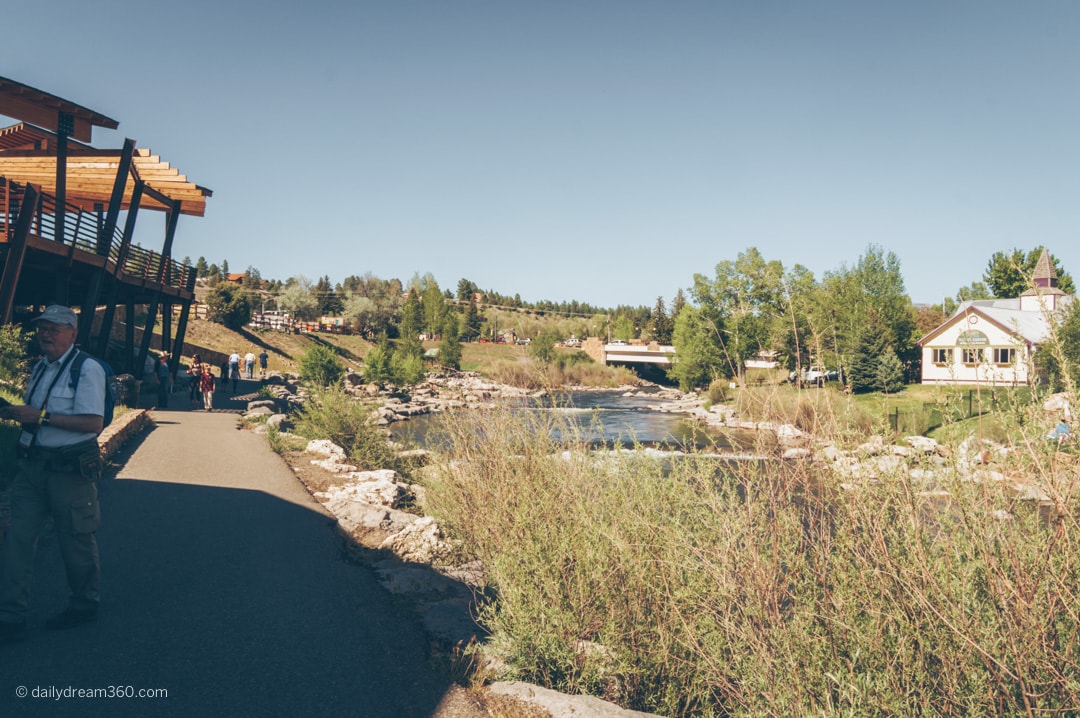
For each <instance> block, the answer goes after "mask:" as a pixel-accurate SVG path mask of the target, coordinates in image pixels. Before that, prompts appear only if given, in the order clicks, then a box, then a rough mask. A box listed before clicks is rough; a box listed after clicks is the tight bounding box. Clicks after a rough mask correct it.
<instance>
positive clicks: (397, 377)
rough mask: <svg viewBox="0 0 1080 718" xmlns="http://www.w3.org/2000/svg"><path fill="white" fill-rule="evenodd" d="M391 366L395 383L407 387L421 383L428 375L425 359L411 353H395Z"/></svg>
mask: <svg viewBox="0 0 1080 718" xmlns="http://www.w3.org/2000/svg"><path fill="white" fill-rule="evenodd" d="M390 365H391V368H392V370H393V372H392V373H393V377H394V381H396V382H397V383H399V384H403V385H405V386H411V385H413V384H418V383H420V382H421V381H422V380H423V379H424V376H426V374H427V371H426V370H425V369H424V360H423V358H422V357H420V356H419V355H417V354H413V353H411V352H409V353H406V352H401V351H397V352H394V356H393V358H392V359H391V360H390Z"/></svg>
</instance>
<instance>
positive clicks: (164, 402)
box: [154, 353, 169, 409]
mask: <svg viewBox="0 0 1080 718" xmlns="http://www.w3.org/2000/svg"><path fill="white" fill-rule="evenodd" d="M154 373H155V374H156V376H157V403H158V408H159V409H167V408H169V355H168V354H165V353H162V354H161V356H159V357H158V363H157V367H156V370H155V372H154Z"/></svg>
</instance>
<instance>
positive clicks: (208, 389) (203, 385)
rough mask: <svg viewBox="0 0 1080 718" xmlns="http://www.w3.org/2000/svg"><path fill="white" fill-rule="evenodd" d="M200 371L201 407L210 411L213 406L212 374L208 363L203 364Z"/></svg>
mask: <svg viewBox="0 0 1080 718" xmlns="http://www.w3.org/2000/svg"><path fill="white" fill-rule="evenodd" d="M202 371H203V373H202V376H201V377H199V389H200V390H201V391H202V399H203V408H205V409H206V410H207V411H210V410H211V409H213V408H214V374H213V372H212V371H211V370H210V365H209V364H203V365H202Z"/></svg>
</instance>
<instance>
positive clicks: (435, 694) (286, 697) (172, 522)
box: [0, 382, 466, 718]
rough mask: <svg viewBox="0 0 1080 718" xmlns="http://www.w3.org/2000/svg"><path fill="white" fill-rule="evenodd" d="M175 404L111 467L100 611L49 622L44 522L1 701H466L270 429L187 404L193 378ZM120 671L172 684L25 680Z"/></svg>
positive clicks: (101, 710) (14, 712) (143, 704)
mask: <svg viewBox="0 0 1080 718" xmlns="http://www.w3.org/2000/svg"><path fill="white" fill-rule="evenodd" d="M243 384H244V385H243V386H242V387H241V389H240V391H241V393H243V392H244V391H245V390H249V391H250V390H254V389H255V388H257V384H258V383H257V382H244V383H243ZM221 398H222V400H223V401H222V404H227V403H228V401H227V400H226V397H221ZM172 403H173V405H174V406H179V405H181V404H182V405H183V408H182V409H177V410H172V411H157V412H155V420H156V427H155V428H154V429H153V430H151V431H149V432H147V433H146V434H145V435H144V436H143V438H142V439H141V440H139V442H138V444H137V446H135V447H133V448H128V449H125V450H124V451H123V452H122V453H126V454H128V456H127V460H126V462H125V463H124V464H123V468H122V469H121V470H120V471H119V473H118V474H117V475H116V476H115V477H113V478H106V479H104V480H103V481H102V484H101V505H102V517H103V518H102V527H101V530H100V531H99V533H98V540H99V544H100V550H101V563H102V587H103V591H102V609H101V616H100V619H99V620H98V621H97V622H96V623H94V624H91V625H88V626H83V627H80V628H77V629H73V630H70V631H61V632H53V631H46V630H45V629H44V627H43V623H44V619H45V618H46V617H48V616H49V615H51V614H53V613H54V612H56V611H58V610H60V609H61V608H63V604H64V599H65V596H66V586H65V583H64V579H63V566H62V563H61V561H60V557H59V554H58V551H57V546H56V541H55V538H54V537H53V536H52V535H51V534H48V533H46V535H45V536H44V537H43V539H42V542H41V546H40V548H39V553H38V566H37V570H36V573H35V577H34V588H33V594H32V596H31V602H32V607H31V614H30V616H29V624H30V636H29V638H28V639H27V640H26V641H25V642H23V643H19V644H14V645H7V646H3V645H0V716H5V717H8V716H23V715H48V716H66V715H79V716H85V715H110V716H128V715H131V716H197V715H206V716H225V715H228V716H297V715H326V716H365V717H366V716H388V717H393V718H400V717H402V716H434V715H438V716H443V715H459V713H458V712H457V710H456V709H454V708H448V706H447V705H446V704H444V705H442V706H440V704H441V703H444V698H445V696H446V695H447V691H448V690H450V682H449V680H448V679H447V677H446V676H443V675H441V674H440V673H438V672H437V671H436V670H435V669H433V668H432V666H431V665H430V663H429V657H428V655H427V639H426V638H425V636H424V634H423V632H422V631H421V629H420V628H419V626H418V625H417V622H416V620H415V618H414V617H413V616H412V615H410V614H409V613H408V612H407V611H406V610H404V609H403V608H402V607H400V606H396V605H394V603H393V601H392V599H391V597H390V596H389V595H388V594H387V593H386V592H385V591H383V590H382V589H381V588H380V587H379V586H378V584H377V583H376V581H375V578H374V577H373V575H372V574H371V572H370V571H369V570H367V569H365V568H362V567H360V566H356V565H354V564H350V563H348V562H347V561H346V560H344V558H343V551H342V548H343V545H342V539H341V538H340V536H339V535H338V534H337V532H336V531H335V528H334V521H333V519H332V518H331V517H330V516H329V515H328V514H327V513H325V512H324V511H323V510H322V509H321V507H320V506H319V505H318V504H317V503H315V502H314V501H313V500H312V499H311V497H310V496H309V495H308V494H307V492H306V491H305V490H304V489H303V487H302V486H301V485H300V483H299V481H297V479H296V478H295V477H294V476H293V474H292V471H291V470H290V469H289V468H288V466H286V464H285V463H284V462H283V461H282V460H281V459H280V458H279V457H278V456H276V455H275V454H273V453H272V452H270V450H269V449H268V447H267V445H266V440H265V439H264V438H263V437H261V436H257V435H255V434H253V433H251V432H246V431H238V430H237V428H236V426H237V417H236V415H235V414H229V413H218V412H213V413H207V412H202V411H189V410H188V409H187V406H188V402H187V395H186V393H185V394H175V395H174V396H173V398H172ZM110 686H114V687H120V688H119V690H120V691H127V690H129V688H128V687H130V689H133V690H135V691H139V690H148V689H149V690H156V689H165V690H166V691H167V692H168V697H167V698H138V697H135V698H76V697H65V698H61V699H60V700H56V699H55V698H33V697H32V696H29V697H25V698H22V697H19V696H18V695H17V693H18V692H20V687H25V688H26V689H27V690H28V691H30V692H33V691H35V690H36V689H41V690H45V691H48V690H50V689H54V690H57V691H63V690H65V689H69V688H72V689H101V690H104V691H108V690H109V687H110ZM454 695H455V696H456V699H453V700H450V701H448V703H451V704H453V703H454V702H455V700H456V701H458V702H460V701H461V700H462V699H461V697H460V694H458V693H456V692H455V694H454ZM464 714H466V713H461V715H464Z"/></svg>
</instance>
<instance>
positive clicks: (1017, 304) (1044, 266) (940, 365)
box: [918, 250, 1074, 386]
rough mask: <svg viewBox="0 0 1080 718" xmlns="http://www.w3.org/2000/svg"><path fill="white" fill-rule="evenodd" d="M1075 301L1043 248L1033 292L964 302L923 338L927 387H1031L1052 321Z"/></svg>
mask: <svg viewBox="0 0 1080 718" xmlns="http://www.w3.org/2000/svg"><path fill="white" fill-rule="evenodd" d="M1073 300H1074V297H1072V296H1070V295H1068V294H1066V293H1065V292H1064V291H1062V290H1061V289H1060V288H1059V287H1058V277H1057V273H1056V272H1055V271H1054V267H1053V264H1051V262H1050V255H1049V254H1048V253H1047V252H1046V250H1043V253H1042V255H1041V256H1040V257H1039V261H1038V263H1037V264H1036V266H1035V273H1034V275H1033V277H1032V288H1031V289H1028V290H1027V291H1025V292H1024V293H1023V294H1021V295H1020V296H1019V297H1016V298H1015V299H976V300H972V301H967V302H964V303H963V304H961V305H960V307H959V308H958V309H957V310H956V312H955V313H953V315H952V316H951V317H949V318H948V319H947V320H945V322H944V323H943V324H941V325H940V326H939V327H937V328H936V329H934V330H933V331H932V332H930V333H929V334H927V335H926V336H924V337H923V338H922V339H920V340H919V342H918V343H919V346H920V347H921V348H922V383H923V384H988V385H996V386H1017V385H1025V384H1029V383H1030V382H1031V381H1032V379H1034V378H1035V376H1036V374H1035V362H1034V360H1035V355H1036V353H1037V352H1038V349H1039V347H1040V346H1041V345H1042V344H1043V343H1044V342H1045V341H1046V340H1047V338H1049V336H1050V329H1051V322H1053V321H1054V319H1055V317H1056V316H1057V315H1058V313H1059V312H1060V311H1062V310H1063V309H1065V307H1067V306H1068V305H1069V303H1070V302H1072V301H1073Z"/></svg>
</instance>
